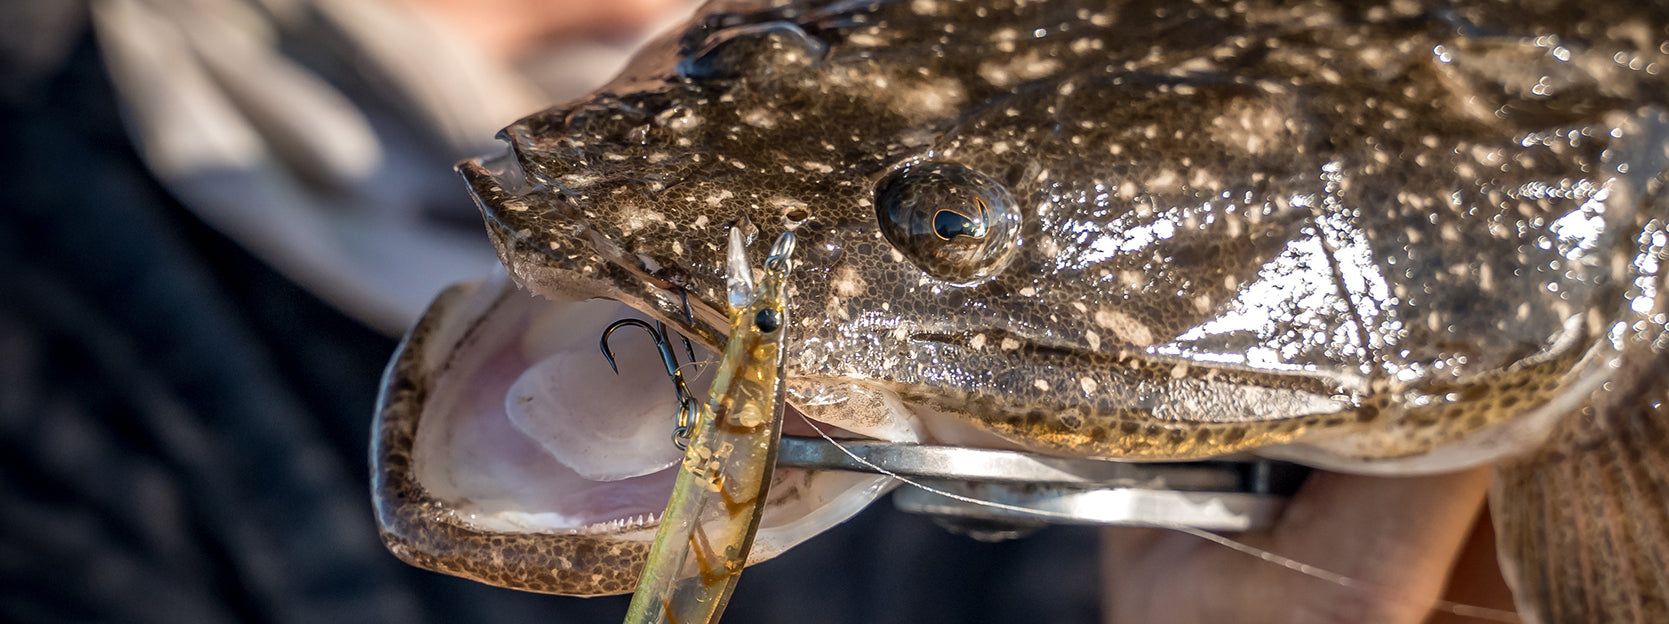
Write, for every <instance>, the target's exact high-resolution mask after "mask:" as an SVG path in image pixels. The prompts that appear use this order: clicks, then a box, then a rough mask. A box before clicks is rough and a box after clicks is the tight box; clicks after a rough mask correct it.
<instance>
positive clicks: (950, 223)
mask: <svg viewBox="0 0 1669 624" xmlns="http://www.w3.org/2000/svg"><path fill="white" fill-rule="evenodd" d="M933 233H934V234H938V235H939V238H942V239H945V240H950V239H953V238H956V237H958V236H968V237H972V238H980V237H982V236H985V228H983V227H980V224H978V223H975V222H974V220H973V219H969V218H968V217H967V216H965V215H963V214H961V213H958V212H956V211H953V210H940V211H939V212H937V213H935V214H934V215H933Z"/></svg>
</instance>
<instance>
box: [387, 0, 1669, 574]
mask: <svg viewBox="0 0 1669 624" xmlns="http://www.w3.org/2000/svg"><path fill="white" fill-rule="evenodd" d="M1462 4H1463V5H1465V7H1464V8H1463V9H1459V10H1446V11H1441V12H1421V10H1420V9H1419V8H1418V7H1412V6H1410V5H1405V4H1404V3H1382V4H1375V3H1369V4H1367V5H1363V4H1359V3H1338V4H1332V3H1309V4H1305V5H1304V6H1302V7H1287V6H1281V5H1280V3H1263V2H1239V3H1233V4H1228V3H1225V4H1223V5H1222V6H1217V7H1212V6H1204V5H1195V4H1188V5H1185V6H1182V5H1179V6H1172V5H1170V4H1167V3H1157V4H1156V3H1140V2H1132V3H1122V4H1120V3H1112V4H1110V5H1109V4H1106V3H1099V2H1083V3H1078V2H1065V1H1061V2H1026V3H1013V4H1011V3H1005V2H978V3H961V2H944V1H936V0H917V1H914V2H895V3H884V2H883V3H834V4H832V5H828V6H824V7H816V6H804V5H800V4H791V5H789V6H771V7H762V6H761V7H756V6H752V5H749V4H747V3H732V4H725V3H719V4H716V5H713V6H711V7H709V10H708V11H707V12H706V13H704V14H703V15H702V16H700V17H698V18H696V20H695V21H694V22H692V23H691V24H690V25H689V26H687V27H686V28H684V29H682V30H680V31H677V32H675V33H673V34H671V35H669V36H668V37H667V38H665V39H663V40H661V41H660V42H658V43H656V44H653V45H651V46H650V47H648V48H646V49H645V51H644V52H643V53H642V54H641V55H640V56H639V57H638V59H637V60H636V61H635V62H634V63H633V64H632V66H631V67H630V68H628V69H627V70H626V72H625V73H624V74H623V75H622V76H621V77H620V78H619V79H617V80H616V81H615V82H614V83H612V84H611V85H609V86H607V87H605V88H603V89H602V90H600V91H598V92H597V93H596V94H594V95H592V96H589V97H586V98H582V99H581V100H579V101H576V102H572V103H568V104H564V105H561V106H557V107H554V108H551V109H549V110H546V111H544V112H541V113H537V114H534V115H532V116H530V117H528V118H526V119H523V120H521V121H518V122H516V123H515V124H513V125H511V126H510V127H509V128H507V129H505V131H504V132H503V134H502V137H503V138H504V139H505V141H506V142H507V143H508V144H509V149H508V151H507V152H506V153H505V154H503V155H500V156H496V157H490V158H483V159H478V160H472V161H468V162H465V163H463V164H462V165H460V171H461V172H462V173H463V176H464V177H465V179H466V180H467V182H468V184H469V187H470V189H471V191H472V192H473V193H474V196H475V197H476V199H477V200H478V202H479V203H480V205H481V208H482V211H483V214H484V216H485V219H486V223H487V229H488V232H489V234H490V236H491V237H492V240H493V241H494V243H495V244H496V246H497V247H498V250H499V254H500V257H501V259H502V260H503V263H504V265H505V267H506V268H507V270H508V273H509V275H510V277H511V279H513V280H514V281H515V282H516V283H517V284H519V285H521V286H523V287H525V288H527V289H528V290H530V291H531V292H532V293H534V294H537V295H540V296H542V297H544V298H547V299H549V300H551V301H554V302H557V303H558V305H559V306H571V304H576V302H585V301H593V302H595V301H603V302H608V304H607V305H611V306H615V307H610V308H607V309H608V310H613V312H609V313H604V314H598V315H596V316H597V318H591V317H590V316H586V315H587V314H592V313H589V312H588V313H586V314H580V313H577V312H574V313H569V312H563V313H561V315H558V316H556V317H546V316H541V314H543V313H541V312H537V311H531V312H527V313H525V314H523V316H524V317H525V318H526V319H528V320H526V321H525V324H524V325H514V326H507V327H514V328H515V329H502V328H499V327H497V326H496V325H495V327H494V328H493V329H491V330H489V329H487V328H486V327H487V324H478V325H477V326H478V327H480V329H477V330H474V331H478V332H488V331H507V332H511V333H516V332H520V333H521V334H525V335H536V336H541V337H543V338H539V339H538V340H533V339H517V340H520V342H519V343H518V344H533V343H538V344H540V345H546V344H549V345H557V344H561V345H582V346H586V348H589V345H590V344H591V342H590V341H591V339H592V337H594V336H595V335H596V331H597V330H599V329H600V327H601V325H600V324H599V323H606V322H607V321H608V320H611V318H609V315H610V314H618V313H619V310H620V308H619V307H618V306H620V305H624V306H625V307H626V308H628V309H630V310H632V311H633V313H636V314H642V315H644V316H646V317H647V318H652V319H654V320H657V321H661V322H664V323H666V324H667V325H668V326H670V327H672V328H673V329H675V330H676V331H677V332H679V333H681V334H683V335H684V336H687V337H689V338H691V339H693V340H694V341H696V342H698V343H700V344H703V345H705V346H707V347H709V348H711V347H715V346H717V345H718V344H720V343H721V342H722V340H723V338H724V336H723V333H724V332H725V331H726V329H725V328H726V327H728V322H727V321H726V314H727V312H728V310H727V307H726V303H725V301H726V298H725V292H726V291H725V280H724V275H725V248H726V240H727V237H728V235H729V232H730V231H731V230H732V229H738V228H739V229H741V231H742V232H743V233H744V235H745V236H746V237H747V238H749V239H752V240H764V241H769V240H773V239H774V238H775V237H776V236H777V234H778V233H780V232H782V231H784V230H792V231H794V232H795V233H796V235H797V237H798V240H799V246H798V249H799V251H797V252H796V258H795V261H796V269H795V274H794V277H793V280H792V281H791V282H790V284H789V299H790V301H791V305H792V306H793V308H794V310H793V313H792V314H790V315H789V317H790V318H792V319H794V320H793V323H792V324H791V325H790V326H789V328H788V340H789V343H790V344H791V345H792V346H791V348H790V355H789V361H788V364H787V371H788V375H789V376H790V378H791V382H790V392H789V402H790V404H791V406H792V407H793V408H794V409H795V410H796V411H798V412H800V413H802V414H804V415H805V416H807V417H809V418H811V419H814V420H818V421H822V422H823V423H826V424H828V425H833V426H834V427H837V428H839V429H840V430H842V431H844V432H846V433H847V434H852V435H862V436H868V437H875V438H884V439H890V440H898V441H922V440H935V441H940V442H949V443H966V444H986V445H1007V446H1018V447H1024V448H1028V449H1032V450H1039V451H1044V452H1051V453H1059V454H1069V455H1080V456H1095V457H1112V458H1128V459H1146V460H1172V459H1191V458H1202V457H1211V456H1219V455H1225V454H1230V453H1237V452H1246V451H1256V452H1263V453H1268V454H1271V455H1275V456H1281V457H1287V458H1294V459H1299V460H1302V461H1306V462H1309V463H1313V464H1317V465H1323V466H1330V467H1343V468H1348V469H1355V470H1362V471H1381V472H1410V471H1420V470H1440V469H1447V468H1453V467H1457V466H1462V465H1469V464H1475V463H1478V462H1483V461H1488V460H1490V459H1491V458H1493V457H1496V456H1499V454H1501V453H1503V452H1509V451H1511V450H1514V449H1517V448H1521V447H1522V446H1523V445H1524V444H1528V443H1531V442H1530V441H1532V440H1534V439H1535V437H1536V435H1537V432H1539V431H1542V430H1545V423H1543V421H1545V420H1546V418H1545V417H1543V418H1542V420H1540V421H1538V420H1536V419H1535V418H1525V417H1526V416H1537V415H1542V416H1545V415H1549V414H1557V413H1563V412H1564V411H1568V409H1569V408H1570V407H1571V406H1572V405H1574V404H1575V403H1577V402H1580V400H1581V397H1582V396H1585V393H1586V392H1587V391H1588V390H1590V389H1592V388H1593V387H1594V385H1595V384H1596V383H1598V382H1599V380H1601V379H1603V377H1604V372H1605V369H1606V365H1607V362H1608V361H1609V360H1608V357H1609V356H1610V355H1611V354H1614V352H1615V351H1616V349H1617V348H1618V347H1617V342H1618V340H1619V338H1618V335H1619V334H1618V333H1619V332H1628V331H1633V330H1631V329H1630V328H1631V327H1634V324H1635V323H1637V322H1649V321H1650V320H1651V316H1650V315H1651V314H1653V313H1655V312H1654V311H1655V310H1656V309H1657V308H1658V307H1659V306H1658V305H1657V304H1656V303H1654V302H1655V301H1656V299H1655V298H1656V297H1658V296H1659V295H1658V294H1657V291H1656V289H1657V287H1658V284H1659V282H1660V281H1661V280H1660V279H1659V278H1658V277H1656V276H1657V273H1656V271H1657V270H1658V269H1657V265H1656V262H1657V260H1656V258H1658V257H1659V256H1661V254H1662V250H1663V248H1664V244H1665V241H1664V240H1663V237H1664V232H1663V219H1664V217H1665V204H1664V201H1663V199H1662V196H1661V193H1662V180H1661V178H1660V173H1661V171H1662V170H1663V168H1664V166H1665V163H1666V162H1669V157H1666V155H1665V153H1664V149H1663V146H1664V145H1665V144H1666V143H1669V118H1666V117H1665V113H1664V110H1663V107H1662V102H1661V94H1662V93H1664V92H1665V90H1664V87H1665V85H1664V81H1663V80H1662V78H1661V77H1660V76H1659V74H1658V73H1656V72H1655V71H1647V70H1646V63H1629V62H1627V60H1626V59H1625V60H1624V61H1623V62H1618V61H1617V60H1616V59H1618V58H1624V57H1623V56H1619V55H1622V54H1624V53H1625V52H1626V53H1627V54H1629V55H1633V56H1628V57H1627V58H1645V57H1646V56H1649V55H1657V56H1662V53H1661V51H1660V50H1659V49H1658V48H1657V47H1656V45H1657V44H1655V43H1651V42H1652V41H1656V39H1653V38H1652V37H1653V36H1655V35H1652V34H1651V33H1657V34H1658V35H1661V31H1662V28H1661V25H1658V26H1653V25H1652V24H1656V23H1658V22H1650V20H1651V19H1656V18H1655V17H1652V16H1650V15H1645V14H1644V13H1638V12H1631V11H1628V10H1625V8H1622V7H1611V6H1606V5H1604V4H1603V3H1592V4H1593V5H1594V6H1585V7H1580V8H1576V9H1571V8H1557V9H1546V10H1545V11H1542V10H1539V9H1523V8H1513V9H1511V10H1508V9H1505V8H1498V7H1495V6H1494V5H1486V4H1484V3H1476V4H1477V6H1473V5H1472V3H1462ZM1538 11H1540V12H1538ZM1573 11H1575V13H1571V12H1573ZM1567 13H1569V14H1567ZM1642 20H1646V21H1645V22H1642ZM1660 21H1661V20H1660ZM1584 24H1586V25H1587V26H1584ZM1595 24H1613V25H1622V26H1617V27H1613V28H1610V29H1609V30H1605V29H1596V28H1591V26H1593V25H1595ZM1631 25H1638V26H1639V28H1640V29H1644V30H1643V31H1641V32H1644V33H1646V34H1645V35H1640V33H1638V32H1636V31H1635V30H1634V29H1632V28H1633V26H1631ZM1654 29H1656V30H1654ZM1602 31H1603V32H1602ZM1637 35H1639V36H1637ZM1657 56H1653V57H1652V58H1657ZM1635 65H1638V67H1636V66H1635ZM1659 67H1669V65H1666V64H1661V63H1660V65H1659ZM506 296H508V295H506ZM518 305H520V304H518ZM528 305H529V306H531V305H533V304H528ZM529 309H530V310H531V309H532V308H529ZM563 309H564V310H567V309H570V308H568V307H564V308H563ZM574 309H577V308H574ZM553 314H554V313H553ZM564 315H566V316H564ZM582 317H583V318H582ZM550 318H556V319H557V320H549V319H550ZM541 319H546V320H544V321H541ZM585 319H590V320H585ZM582 321H584V322H582ZM504 322H508V321H504ZM1658 322H1659V323H1660V322H1661V321H1658ZM495 323H497V322H495ZM500 324H502V323H500ZM1648 324H1649V323H1648ZM570 335H572V336H580V339H573V340H569V339H567V338H560V337H550V336H570ZM547 338H548V339H547ZM505 340H509V339H505ZM448 344H449V347H448V348H454V347H457V346H458V345H460V344H462V343H459V342H457V341H455V340H454V341H451V342H449V343H448ZM507 344H508V343H507ZM547 348H548V349H555V348H556V347H545V346H540V347H536V348H535V347H528V349H531V350H529V351H527V352H526V353H524V354H523V355H522V356H521V357H522V358H523V359H524V360H530V361H531V360H540V358H544V359H546V360H548V359H549V358H551V357H554V356H553V355H552V353H554V351H541V350H540V349H547ZM564 348H567V347H564ZM541 361H542V360H541ZM657 383H658V382H657ZM600 388H601V387H600V386H599V387H596V388H574V389H572V391H573V392H574V393H581V392H599V391H602V390H601V389H600ZM527 396H532V395H527ZM610 396H616V397H618V396H621V393H619V392H615V394H613V395H610ZM530 400H531V401H533V402H539V401H546V402H551V403H564V402H574V403H576V404H579V403H583V404H585V405H593V404H596V405H598V406H599V409H602V403H600V402H595V403H594V402H585V401H582V400H581V399H580V398H579V395H578V394H563V393H554V392H553V393H547V394H544V395H538V396H533V398H532V399H530ZM487 403H489V404H491V403H492V401H490V400H489V401H487ZM425 409H427V408H425ZM495 409H496V408H495ZM512 411H513V410H512ZM385 418H387V416H386V415H385ZM424 418H427V416H425V417H424ZM790 420H791V421H792V420H794V417H793V416H791V417H790ZM1526 422H1528V423H1531V424H1530V425H1525V424H1523V423H1526ZM1514 423H1519V424H1514ZM1536 423H1542V424H1536ZM424 426H425V427H427V426H428V425H424ZM536 428H537V427H534V426H533V425H528V426H525V427H521V429H523V430H526V429H536ZM568 431H569V432H568V433H565V434H562V435H572V431H574V430H572V429H570V430H568ZM416 437H417V438H419V439H420V438H422V437H423V436H422V433H421V431H420V430H419V431H418V433H417V434H416ZM579 437H584V436H579ZM420 442H421V440H419V444H418V448H422V446H421V443H420ZM563 452H572V453H575V454H579V455H583V454H584V453H583V452H581V451H563ZM575 461H578V460H575ZM657 461H659V460H657ZM650 463H653V462H650ZM645 470H646V468H645ZM634 474H635V473H634ZM645 474H653V473H652V472H651V473H645ZM632 478H641V476H634V477H632ZM850 485H851V487H852V488H854V489H852V490H850V491H859V490H861V491H863V492H873V491H874V490H875V488H874V487H872V486H871V485H868V484H850ZM414 487H415V486H414ZM816 489H817V488H815V487H810V486H808V488H806V489H805V490H804V491H806V492H810V491H813V490H816ZM772 491H777V490H776V488H775V487H773V490H772ZM866 495H867V494H866ZM854 496H856V495H854ZM836 498H838V497H837V496H833V495H830V497H829V500H834V499H836ZM663 500H664V499H663ZM807 500H809V499H807ZM840 500H856V499H855V498H854V499H840ZM643 508H644V510H645V511H649V510H652V509H658V507H655V506H643ZM762 535H763V534H762ZM593 538H595V534H593V537H592V538H588V539H593ZM541 561H544V560H541Z"/></svg>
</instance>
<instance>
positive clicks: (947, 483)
mask: <svg viewBox="0 0 1669 624" xmlns="http://www.w3.org/2000/svg"><path fill="white" fill-rule="evenodd" d="M843 448H844V450H842V449H843ZM860 460H861V461H860ZM777 465H779V466H784V467H794V468H804V469H809V470H844V471H850V472H865V473H872V474H891V475H894V476H898V477H903V478H905V479H907V480H908V481H910V482H913V483H916V484H920V485H921V486H925V488H924V487H912V486H911V485H905V486H903V487H902V488H900V489H899V490H898V491H897V492H896V493H895V494H894V495H893V503H894V504H895V505H897V506H898V507H899V508H900V509H903V510H905V511H909V512H913V513H920V514H926V515H930V516H933V517H934V518H935V519H936V520H938V521H940V523H941V524H945V525H947V526H949V527H951V528H953V529H955V530H959V531H962V532H968V533H970V534H973V535H975V536H976V537H985V538H994V539H1001V538H1004V537H1013V536H1016V535H1019V534H1022V533H1025V532H1029V531H1030V530H1031V529H1035V528H1038V527H1041V526H1045V525H1050V524H1075V525H1107V526H1137V527H1172V528H1178V527H1188V528H1195V529H1204V530H1209V531H1251V530H1257V529H1261V528H1267V527H1269V526H1270V525H1272V524H1273V523H1274V521H1275V519H1276V518H1277V517H1279V515H1280V513H1281V510H1282V508H1283V507H1284V506H1285V504H1286V500H1287V498H1288V497H1290V496H1291V495H1292V494H1293V493H1294V492H1296V491H1297V490H1298V486H1299V485H1300V484H1302V483H1303V480H1304V477H1305V476H1306V475H1308V473H1309V469H1308V468H1305V467H1303V466H1299V465H1296V464H1289V463H1284V462H1276V461H1270V460H1262V459H1250V460H1247V461H1223V460H1217V461H1198V462H1121V461H1109V460H1099V459H1081V458H1068V457H1055V456H1050V455H1041V454H1036V453H1027V452H1021V451H1007V450H992V449H979V448H965V447H957V446H933V445H923V444H895V443H888V442H869V441H844V440H843V441H841V442H840V443H839V446H836V444H835V443H834V442H831V441H829V440H826V439H822V438H811V437H794V436H783V438H782V442H781V446H780V447H779V448H778V450H777ZM947 494H948V496H947ZM990 503H996V504H995V505H992V504H990Z"/></svg>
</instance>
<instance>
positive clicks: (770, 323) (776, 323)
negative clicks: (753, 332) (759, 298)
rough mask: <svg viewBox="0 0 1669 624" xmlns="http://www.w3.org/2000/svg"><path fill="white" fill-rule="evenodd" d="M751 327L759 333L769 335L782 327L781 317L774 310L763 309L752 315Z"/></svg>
mask: <svg viewBox="0 0 1669 624" xmlns="http://www.w3.org/2000/svg"><path fill="white" fill-rule="evenodd" d="M753 326H754V327H756V328H758V329H759V331H760V333H765V334H769V333H771V332H774V331H776V330H778V329H780V328H781V327H782V316H780V315H778V314H777V311H776V310H774V309H771V308H765V309H763V310H760V311H759V313H758V314H755V315H753Z"/></svg>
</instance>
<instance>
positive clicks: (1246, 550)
mask: <svg viewBox="0 0 1669 624" xmlns="http://www.w3.org/2000/svg"><path fill="white" fill-rule="evenodd" d="M800 419H801V420H804V421H805V423H806V424H807V425H810V426H811V428H812V430H813V431H816V432H817V435H819V436H821V437H822V438H823V439H824V440H827V441H828V442H829V443H831V444H833V445H834V446H835V448H838V449H840V452H842V453H845V454H846V456H847V457H850V458H852V460H853V461H856V462H858V463H860V464H863V465H865V466H868V467H869V469H871V470H874V471H876V472H878V473H880V474H883V475H886V476H888V477H892V478H894V479H897V480H899V481H901V482H903V483H904V484H906V485H909V486H912V487H915V488H919V489H922V490H925V491H927V492H930V493H933V494H937V495H939V496H943V497H945V498H950V499H954V500H958V501H962V502H964V503H969V504H973V505H981V506H985V507H991V508H994V509H1002V510H1006V511H1013V512H1018V513H1022V514H1029V515H1032V516H1037V517H1041V518H1056V519H1063V520H1072V521H1077V520H1080V518H1078V517H1076V516H1073V515H1071V514H1066V513H1061V512H1055V511H1048V510H1044V509H1032V508H1029V507H1020V506H1017V505H1009V504H1006V503H999V502H996V501H988V500H982V499H978V498H974V497H971V496H964V495H961V494H957V493H955V492H947V491H944V490H941V489H939V488H935V487H933V486H930V485H927V484H924V483H920V482H917V481H915V480H913V479H911V478H909V477H905V476H902V475H899V474H897V473H894V472H893V471H891V470H887V469H886V468H882V467H880V466H877V465H875V464H874V463H872V462H870V461H869V460H867V459H864V458H862V457H859V456H858V454H857V453H853V452H852V451H851V450H849V449H847V448H846V446H845V445H843V444H841V443H840V441H839V440H836V439H834V438H832V437H829V434H827V433H824V432H823V428H822V427H819V426H817V423H816V422H815V421H813V420H812V419H811V418H809V417H807V416H806V415H805V414H800ZM1157 528H1165V529H1171V530H1174V531H1178V532H1181V533H1185V534H1188V535H1192V536H1194V537H1198V538H1200V539H1203V540H1206V541H1208V542H1211V543H1214V544H1217V545H1219V546H1223V547H1225V548H1228V549H1230V550H1233V551H1235V552H1238V553H1241V554H1244V555H1249V556H1252V557H1256V558H1258V559H1260V560H1263V561H1266V562H1269V563H1273V564H1275V565H1278V566H1281V567H1283V568H1286V569H1288V570H1292V571H1294V572H1297V573H1299V574H1303V575H1305V576H1308V577H1310V578H1314V579H1319V580H1322V581H1326V582H1328V583H1332V584H1334V585H1338V586H1340V587H1343V588H1345V589H1349V590H1352V591H1358V592H1366V593H1370V594H1373V593H1380V592H1381V591H1383V592H1384V593H1383V595H1387V596H1395V595H1396V594H1395V593H1393V592H1391V591H1390V590H1391V589H1392V588H1388V587H1383V586H1380V585H1376V584H1373V583H1368V582H1366V581H1362V580H1360V579H1357V578H1354V577H1351V576H1349V575H1346V574H1341V573H1338V572H1334V571H1332V570H1328V569H1326V568H1322V567H1319V566H1313V565H1310V564H1308V563H1304V562H1302V561H1299V560H1297V559H1293V558H1291V557H1287V556H1285V555H1280V554H1276V553H1274V552H1271V551H1268V550H1264V549H1262V548H1258V547H1256V546H1253V545H1251V544H1246V543H1243V542H1240V541H1237V540H1234V539H1231V538H1228V537H1224V536H1222V535H1218V534H1216V533H1212V532H1210V531H1206V530H1203V529H1196V528H1193V527H1185V526H1175V527H1157ZM1431 609H1432V610H1434V611H1442V612H1445V613H1451V614H1454V615H1459V616H1463V617H1471V618H1477V619H1480V620H1490V621H1494V622H1521V621H1522V620H1520V619H1519V617H1518V614H1517V613H1514V612H1512V611H1505V610H1502V609H1492V608H1489V607H1482V606H1478V605H1469V604H1465V603H1460V602H1454V601H1451V600H1444V599H1441V598H1439V599H1438V600H1437V601H1436V602H1435V603H1433V604H1432V606H1431Z"/></svg>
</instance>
